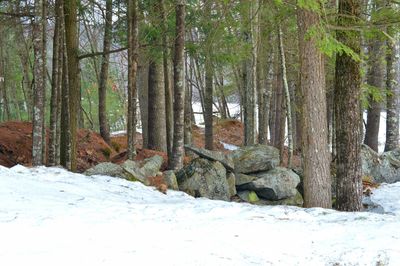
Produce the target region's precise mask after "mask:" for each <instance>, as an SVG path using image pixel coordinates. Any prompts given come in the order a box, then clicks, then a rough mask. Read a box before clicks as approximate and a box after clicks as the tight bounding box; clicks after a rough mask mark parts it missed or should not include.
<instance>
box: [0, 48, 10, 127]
mask: <svg viewBox="0 0 400 266" xmlns="http://www.w3.org/2000/svg"><path fill="white" fill-rule="evenodd" d="M4 46H5V45H4V44H3V42H2V41H0V77H1V80H0V93H1V97H0V99H1V100H2V101H3V108H1V109H3V110H2V111H3V120H4V121H7V120H11V114H10V105H9V103H8V93H7V85H8V84H7V82H8V77H6V55H5V54H4ZM1 109H0V111H1Z"/></svg>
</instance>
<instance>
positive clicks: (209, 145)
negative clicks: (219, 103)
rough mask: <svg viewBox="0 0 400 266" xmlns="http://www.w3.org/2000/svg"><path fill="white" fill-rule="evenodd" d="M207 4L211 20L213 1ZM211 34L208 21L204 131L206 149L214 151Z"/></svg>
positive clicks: (206, 32) (206, 11)
mask: <svg viewBox="0 0 400 266" xmlns="http://www.w3.org/2000/svg"><path fill="white" fill-rule="evenodd" d="M204 4H205V11H204V12H205V14H206V16H208V17H209V18H210V19H211V5H212V1H204ZM210 32H211V23H210V21H208V23H207V25H206V28H205V34H206V36H207V37H206V40H205V43H206V47H207V48H208V49H206V50H207V51H206V52H205V63H204V65H205V66H204V67H205V91H204V127H205V129H204V131H205V133H204V134H205V148H206V149H208V150H213V149H214V144H213V142H214V133H213V91H214V84H213V75H214V68H213V63H212V52H211V49H209V48H211V45H212V44H211V40H210V35H209V34H210Z"/></svg>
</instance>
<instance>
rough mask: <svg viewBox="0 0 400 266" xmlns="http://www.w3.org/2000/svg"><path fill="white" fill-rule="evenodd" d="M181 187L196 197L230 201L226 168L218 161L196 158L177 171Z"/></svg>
mask: <svg viewBox="0 0 400 266" xmlns="http://www.w3.org/2000/svg"><path fill="white" fill-rule="evenodd" d="M176 178H177V181H178V185H179V189H180V190H182V191H185V192H186V193H188V194H190V195H192V196H194V197H206V198H209V199H216V200H225V201H229V199H230V193H229V185H228V181H227V178H226V169H225V167H224V166H223V165H222V164H221V163H220V162H218V161H209V160H206V159H203V158H196V159H194V160H193V161H192V162H191V163H190V164H189V165H188V166H186V167H184V168H182V169H180V170H179V171H178V172H177V173H176Z"/></svg>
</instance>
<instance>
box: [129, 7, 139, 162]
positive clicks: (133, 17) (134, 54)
mask: <svg viewBox="0 0 400 266" xmlns="http://www.w3.org/2000/svg"><path fill="white" fill-rule="evenodd" d="M137 9H138V4H137V0H129V2H128V115H127V120H128V126H127V135H128V158H129V159H133V157H134V156H135V155H136V148H135V142H136V99H137V96H136V95H137V90H136V80H137V79H136V76H137V65H138V64H137V61H138V49H139V42H138V35H139V34H138V17H137V13H138V10H137Z"/></svg>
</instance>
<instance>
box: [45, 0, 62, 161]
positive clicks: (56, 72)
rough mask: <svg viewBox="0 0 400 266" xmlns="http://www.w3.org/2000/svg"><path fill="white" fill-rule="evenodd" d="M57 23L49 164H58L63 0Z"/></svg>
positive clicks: (55, 26) (57, 10) (59, 8)
mask: <svg viewBox="0 0 400 266" xmlns="http://www.w3.org/2000/svg"><path fill="white" fill-rule="evenodd" d="M54 5H55V11H56V16H55V20H56V22H55V25H54V38H53V63H52V75H51V76H52V84H51V98H50V130H49V133H50V134H49V154H48V161H47V164H48V165H50V166H52V165H56V164H57V160H56V157H57V156H56V155H57V125H58V114H59V112H58V108H59V105H58V92H59V91H60V89H59V85H60V84H61V83H60V82H59V80H60V77H61V76H60V74H61V73H60V72H59V70H60V66H59V63H61V62H60V58H59V57H60V50H61V45H62V44H61V32H60V28H61V23H60V22H61V19H62V8H63V6H62V1H61V0H56V2H55V4H54Z"/></svg>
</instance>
